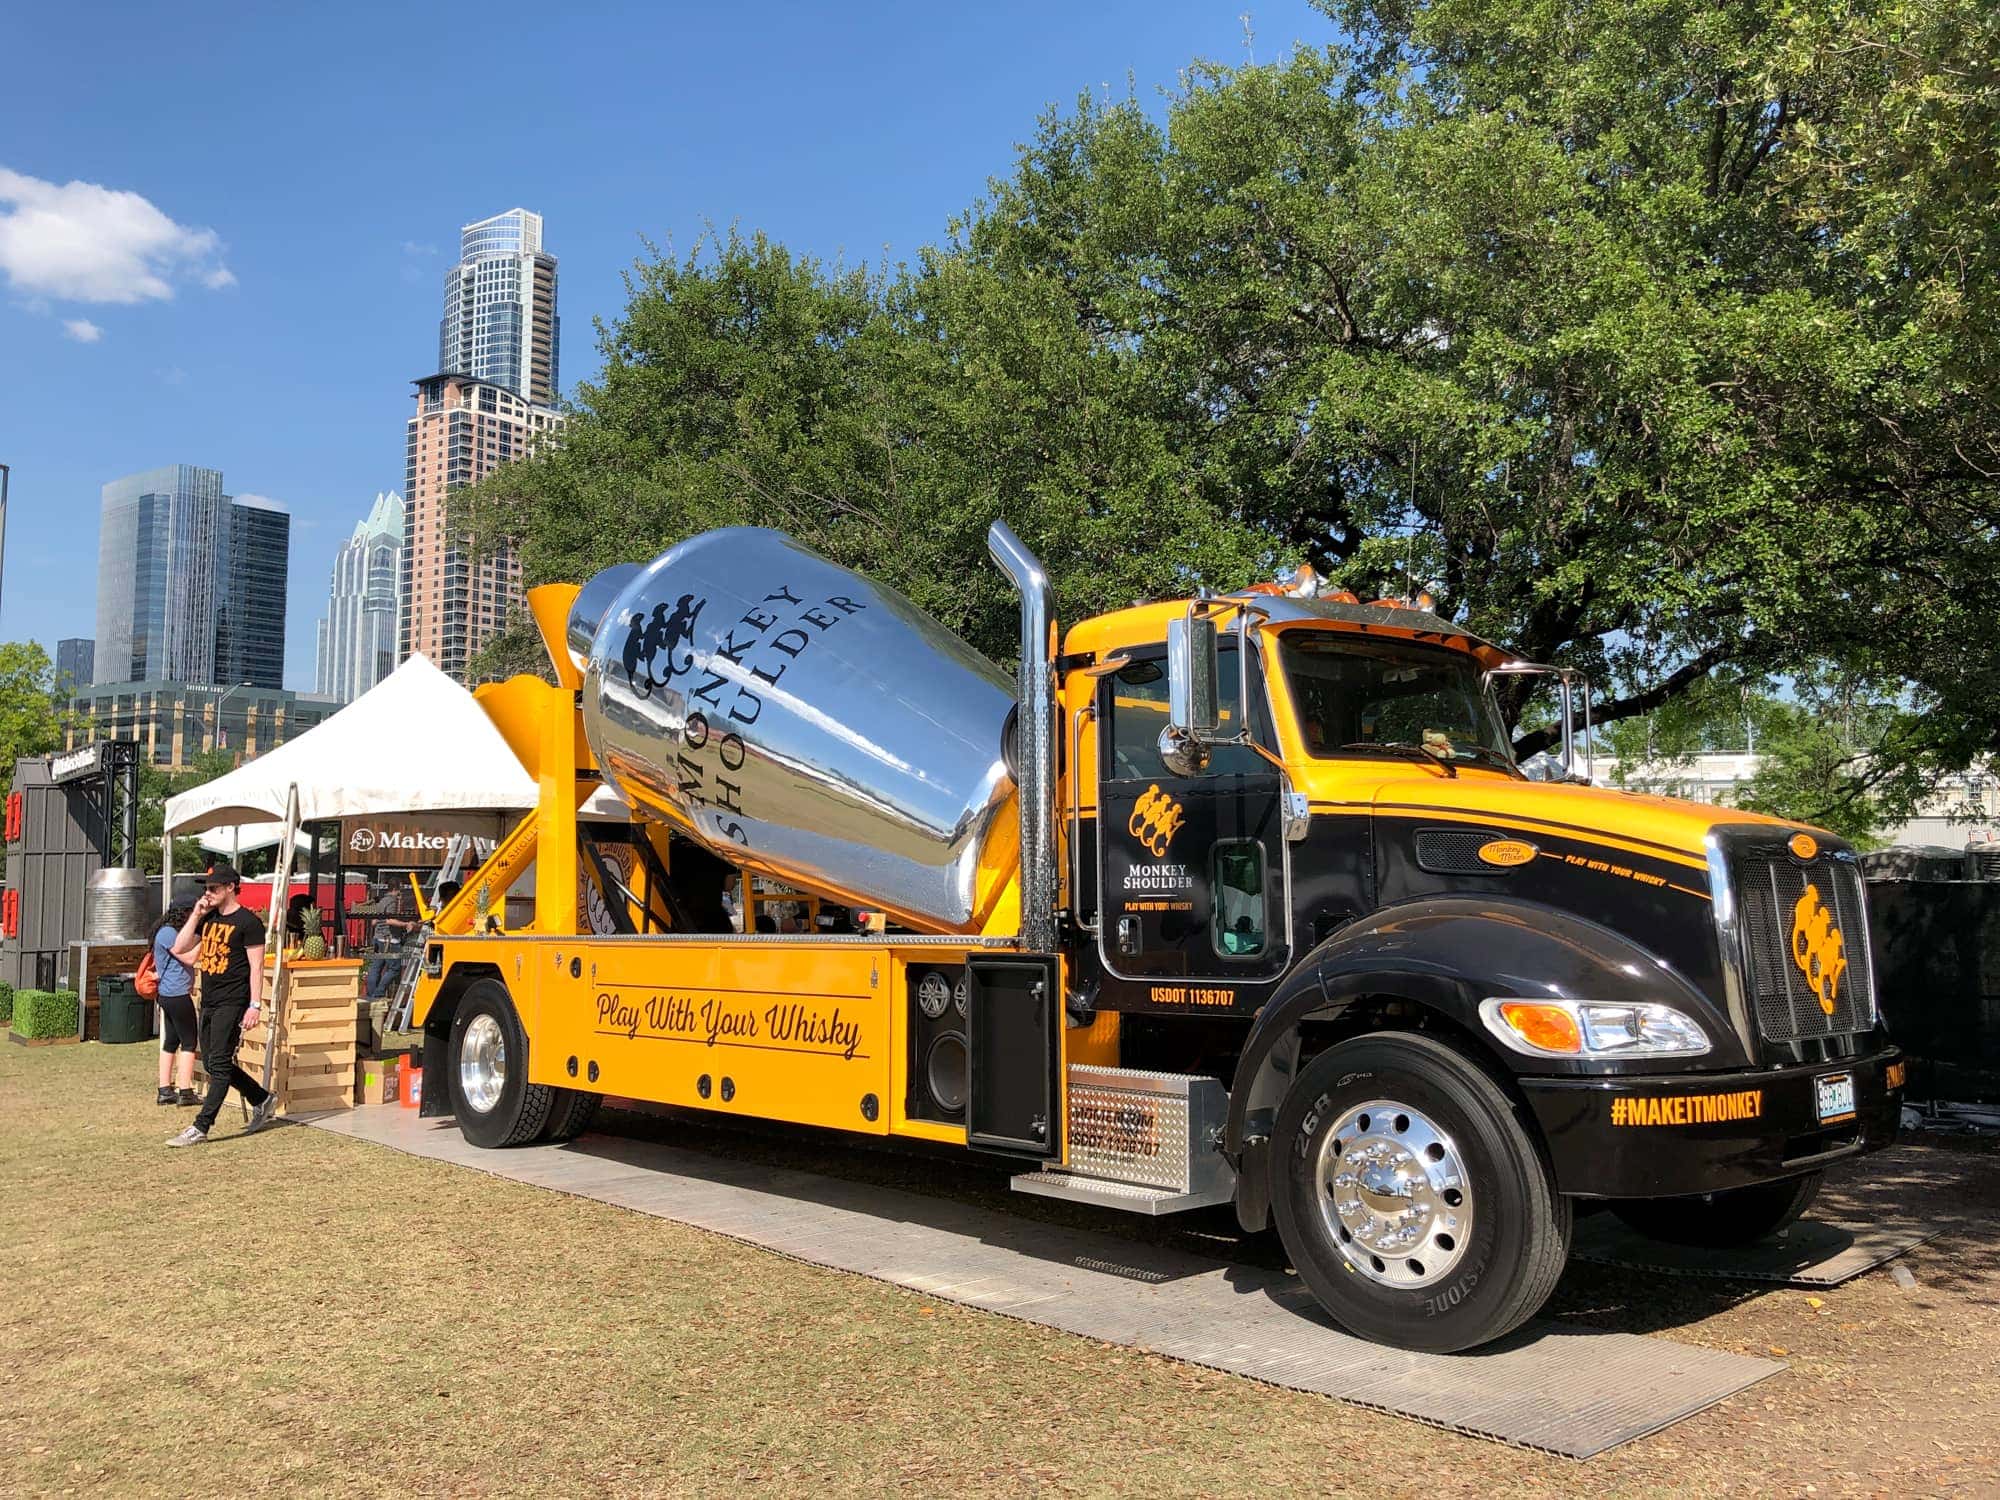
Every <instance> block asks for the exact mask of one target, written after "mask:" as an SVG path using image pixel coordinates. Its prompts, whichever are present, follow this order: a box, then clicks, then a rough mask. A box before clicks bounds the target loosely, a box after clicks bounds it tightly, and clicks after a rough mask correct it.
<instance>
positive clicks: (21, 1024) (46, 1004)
mask: <svg viewBox="0 0 2000 1500" xmlns="http://www.w3.org/2000/svg"><path fill="white" fill-rule="evenodd" d="M13 1027H14V1034H15V1035H16V1036H23V1037H27V1038H29V1039H30V1040H40V1039H41V1038H43V1037H52V1036H75V1035H76V1027H77V999H76V991H75V990H16V991H15V992H14V1016H13Z"/></svg>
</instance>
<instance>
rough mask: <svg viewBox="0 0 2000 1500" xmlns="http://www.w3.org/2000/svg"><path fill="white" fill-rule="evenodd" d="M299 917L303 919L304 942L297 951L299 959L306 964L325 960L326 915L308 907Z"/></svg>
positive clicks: (315, 908) (314, 907) (316, 908)
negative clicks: (306, 962)
mask: <svg viewBox="0 0 2000 1500" xmlns="http://www.w3.org/2000/svg"><path fill="white" fill-rule="evenodd" d="M300 915H301V917H302V919H303V925H304V928H305V934H306V940H305V943H304V945H303V946H302V947H301V948H300V949H299V957H301V958H303V959H305V960H307V961H308V962H311V961H313V960H315V959H321V958H325V957H326V935H325V927H326V913H325V912H323V911H321V910H320V909H319V908H318V907H317V906H308V907H307V908H306V909H305V911H304V912H302V913H301V914H300Z"/></svg>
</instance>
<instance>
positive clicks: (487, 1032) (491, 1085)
mask: <svg viewBox="0 0 2000 1500" xmlns="http://www.w3.org/2000/svg"><path fill="white" fill-rule="evenodd" d="M458 1087H459V1092H460V1093H462V1094H463V1095H464V1096H465V1102H466V1103H467V1104H469V1105H471V1106H472V1107H473V1108H474V1109H476V1110H478V1111H479V1113H481V1114H482V1115H483V1114H486V1113H487V1112H488V1111H490V1110H491V1109H492V1108H493V1106H494V1105H496V1104H498V1103H499V1102H500V1091H501V1090H502V1089H504V1088H506V1087H507V1038H506V1037H505V1036H504V1035H502V1033H501V1031H500V1023H499V1022H498V1021H496V1020H494V1019H493V1018H492V1017H491V1016H474V1017H473V1018H472V1024H471V1025H469V1026H467V1027H466V1028H465V1039H464V1041H462V1042H461V1043H459V1048H458Z"/></svg>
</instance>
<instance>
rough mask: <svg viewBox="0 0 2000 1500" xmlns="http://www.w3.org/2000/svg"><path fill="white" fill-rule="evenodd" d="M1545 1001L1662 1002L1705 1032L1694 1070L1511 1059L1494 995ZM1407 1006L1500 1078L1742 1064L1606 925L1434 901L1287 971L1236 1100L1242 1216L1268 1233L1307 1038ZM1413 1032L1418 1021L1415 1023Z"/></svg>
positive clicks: (1675, 989) (1517, 905)
mask: <svg viewBox="0 0 2000 1500" xmlns="http://www.w3.org/2000/svg"><path fill="white" fill-rule="evenodd" d="M1495 995H1510V996H1511V995H1519V996H1528V997H1539V996H1548V997H1554V998H1562V999H1588V1000H1604V1001H1610V1002H1613V1003H1637V1002H1641V1001H1664V1002H1665V1003H1667V1004H1669V1005H1674V1006H1677V1007H1679V1008H1680V1009H1682V1010H1684V1011H1686V1012H1687V1013H1688V1014H1689V1015H1691V1016H1693V1017H1694V1018H1695V1019H1696V1020H1698V1021H1699V1022H1700V1023H1701V1025H1702V1028H1703V1029H1704V1030H1705V1031H1707V1033H1708V1035H1709V1039H1710V1042H1711V1044H1712V1050H1711V1051H1710V1052H1709V1053H1708V1054H1706V1055H1704V1056H1702V1057H1700V1058H1694V1059H1674V1060H1672V1061H1671V1062H1666V1063H1664V1066H1663V1060H1661V1059H1648V1060H1645V1061H1644V1062H1632V1063H1606V1062H1602V1061H1597V1062H1590V1063H1582V1062H1574V1061H1567V1060H1563V1059H1557V1058H1534V1057H1528V1056H1525V1055H1523V1054H1521V1053H1518V1052H1513V1051H1511V1050H1509V1049H1508V1048H1506V1047H1504V1046H1503V1045H1502V1044H1501V1043H1500V1042H1499V1041H1498V1040H1497V1039H1496V1038H1494V1037H1493V1035H1492V1033H1490V1032H1489V1031H1488V1030H1487V1029H1486V1027H1485V1025H1484V1023H1483V1022H1482V1021H1481V1020H1480V1018H1479V1003H1480V1001H1482V1000H1484V999H1487V998H1488V997H1490V996H1495ZM1364 1000H1365V1001H1370V1002H1377V1001H1389V1002H1401V1003H1403V1004H1404V1005H1406V1006H1409V1007H1413V1008H1415V1009H1416V1010H1417V1011H1418V1012H1419V1013H1421V1014H1427V1015H1429V1016H1430V1017H1434V1018H1440V1019H1442V1020H1444V1021H1446V1022H1449V1023H1450V1025H1451V1027H1452V1028H1455V1029H1456V1030H1457V1031H1459V1032H1462V1033H1465V1034H1467V1035H1469V1036H1471V1037H1474V1038H1477V1039H1478V1041H1479V1043H1480V1044H1481V1046H1482V1052H1481V1058H1482V1060H1483V1061H1485V1062H1486V1063H1487V1064H1488V1065H1489V1066H1491V1067H1493V1068H1494V1069H1495V1070H1496V1071H1497V1072H1499V1073H1500V1074H1502V1075H1503V1076H1511V1075H1515V1074H1521V1073H1535V1074H1545V1075H1554V1076H1565V1075H1570V1076H1573V1075H1594V1076H1601V1075H1605V1074H1616V1073H1621V1072H1637V1071H1644V1072H1647V1073H1654V1074H1657V1073H1660V1072H1662V1071H1665V1070H1670V1069H1674V1068H1675V1065H1676V1064H1686V1063H1694V1064H1698V1065H1699V1066H1700V1067H1702V1068H1717V1067H1732V1066H1748V1065H1749V1063H1750V1059H1749V1058H1748V1057H1746V1056H1745V1055H1744V1052H1743V1047H1742V1043H1741V1041H1740V1039H1739V1038H1738V1037H1737V1035H1736V1033H1735V1031H1734V1029H1733V1028H1732V1027H1731V1025H1730V1023H1729V1020H1728V1016H1727V1013H1726V1012H1725V1011H1724V1010H1722V1009H1721V1008H1720V1007H1719V1006H1718V1005H1717V1004H1716V1003H1714V1002H1713V1001H1711V1000H1710V999H1708V998H1707V997H1706V996H1704V995H1703V994H1702V993H1701V992H1700V991H1699V989H1697V988H1696V987H1695V986H1694V985H1693V984H1692V983H1690V982H1689V981H1688V980H1687V979H1686V978H1685V977H1684V976H1682V975H1681V974H1680V973H1679V972H1678V971H1676V970H1675V969H1674V968H1672V967H1671V966H1670V965H1668V964H1667V963H1666V962H1665V961H1664V960H1662V959H1660V958H1659V957H1657V956H1656V955H1654V954H1651V953H1648V952H1647V951H1646V950H1645V949H1644V948H1643V947H1641V946H1640V945H1639V944H1638V943H1636V942H1634V941H1633V940H1632V939H1630V938H1628V937H1626V936H1625V935H1624V934H1622V933H1619V932H1616V931H1614V930H1612V929H1611V928H1609V927H1604V926H1601V925H1599V924H1598V923H1595V922H1592V921H1589V920H1587V919H1586V918H1583V917H1579V916H1577V915H1576V914H1575V913H1574V912H1570V911H1564V910H1562V909H1560V908H1557V907H1551V906H1543V905H1541V904H1539V903H1537V902H1533V901H1521V900H1510V899H1508V898H1505V897H1498V896H1484V895H1482V896H1430V897H1424V898H1421V899H1419V900H1415V901H1408V902H1403V903H1399V904H1398V905H1395V906H1387V907H1383V908H1381V909H1380V910H1378V911H1374V912H1370V913H1369V914H1368V915H1367V916H1365V917H1362V918H1360V919H1359V920H1357V921H1355V922H1353V923H1351V924H1349V925H1348V926H1346V927H1343V928H1342V929H1341V930H1340V931H1339V932H1336V933H1334V934H1333V935H1332V936H1331V937H1329V938H1327V939H1326V940H1325V941H1324V942H1322V943H1321V944H1320V945H1319V946H1318V947H1316V948H1314V949H1313V950H1312V951H1311V952H1309V953H1307V954H1305V955H1304V956H1303V957H1302V958H1300V959H1299V961H1298V962H1297V963H1296V964H1294V965H1293V967H1292V970H1291V972H1290V973H1289V974H1287V975H1286V976H1285V979H1284V980H1283V982H1282V983H1281V984H1280V985H1279V986H1278V989H1277V991H1276V992H1275V993H1274V994H1273V995H1272V997H1271V999H1270V1000H1269V1001H1267V1002H1266V1003H1265V1005H1264V1006H1263V1008H1262V1009H1261V1010H1259V1011H1258V1012H1257V1015H1256V1018H1255V1019H1254V1020H1253V1021H1252V1023H1251V1027H1250V1033H1249V1035H1248V1036H1247V1037H1245V1038H1244V1043H1243V1050H1242V1052H1241V1054H1240V1055H1239V1057H1238V1060H1237V1064H1236V1073H1235V1076H1234V1078H1233V1080H1232V1082H1231V1084H1230V1090H1229V1121H1228V1125H1227V1128H1226V1129H1225V1131H1224V1135H1223V1149H1224V1151H1225V1152H1226V1153H1227V1154H1228V1155H1229V1156H1230V1158H1231V1159H1232V1160H1234V1161H1235V1162H1236V1163H1237V1172H1238V1196H1237V1212H1238V1216H1239V1217H1240V1218H1241V1219H1242V1221H1243V1224H1244V1227H1245V1228H1246V1229H1258V1228H1262V1227H1263V1223H1264V1220H1265V1217H1266V1213H1267V1209H1268V1204H1269V1192H1270V1187H1269V1181H1268V1175H1267V1171H1266V1158H1265V1144H1266V1141H1267V1139H1268V1137H1269V1135H1270V1130H1271V1122H1272V1120H1273V1119H1274V1118H1275V1116H1276V1114H1277V1109H1278V1104H1279V1102H1280V1101H1281V1100H1282V1099H1283V1098H1284V1094H1285V1090H1286V1089H1287V1088H1289V1087H1290V1086H1291V1080H1292V1077H1293V1075H1294V1074H1295V1073H1296V1072H1297V1070H1298V1066H1299V1062H1300V1056H1299V1041H1300V1027H1301V1025H1302V1023H1304V1022H1307V1021H1324V1020H1333V1019H1337V1018H1338V1017H1339V1016H1340V1015H1341V1014H1342V1013H1343V1012H1344V1011H1346V1010H1347V1009H1348V1007H1349V1006H1351V1005H1353V1004H1355V1003H1356V1002H1358V1001H1364ZM1413 1024H1415V1022H1414V1021H1413Z"/></svg>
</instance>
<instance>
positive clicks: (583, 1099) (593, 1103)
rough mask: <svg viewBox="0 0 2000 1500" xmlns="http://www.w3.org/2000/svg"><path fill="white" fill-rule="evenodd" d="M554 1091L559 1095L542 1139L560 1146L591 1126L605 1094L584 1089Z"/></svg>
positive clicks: (551, 1109)
mask: <svg viewBox="0 0 2000 1500" xmlns="http://www.w3.org/2000/svg"><path fill="white" fill-rule="evenodd" d="M553 1092H554V1093H555V1094H557V1095H558V1096H559V1097H558V1098H557V1099H556V1101H555V1103H554V1104H553V1105H552V1106H551V1107H550V1109H549V1123H548V1126H547V1127H546V1128H545V1129H544V1130H543V1131H542V1139H543V1140H545V1141H547V1142H549V1144H551V1145H556V1146H559V1145H561V1144H562V1143H563V1142H564V1141H573V1140H575V1139H576V1138H577V1137H578V1136H580V1135H582V1134H583V1133H584V1131H586V1130H588V1129H589V1128H590V1122H591V1121H592V1120H595V1119H596V1118H597V1108H598V1106H599V1105H601V1104H602V1103H603V1102H604V1096H603V1095H602V1094H592V1093H588V1092H586V1091H584V1090H582V1089H556V1090H553Z"/></svg>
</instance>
